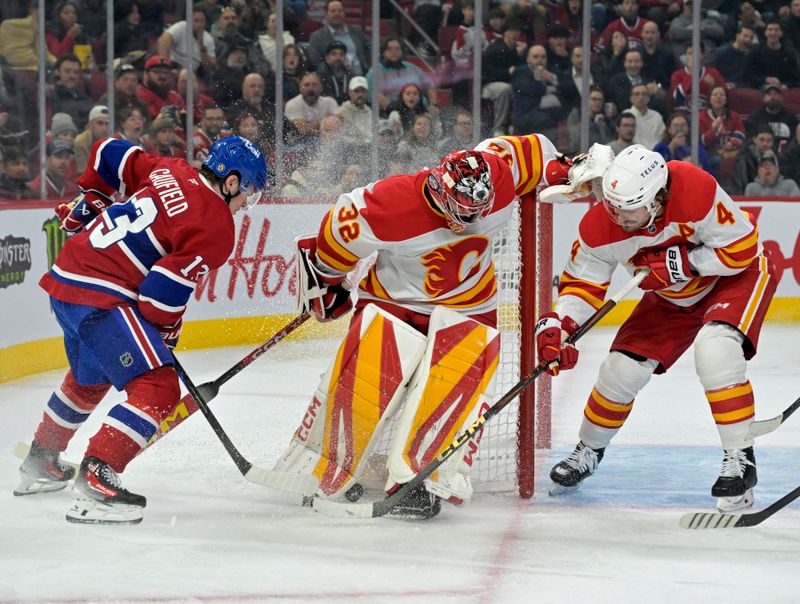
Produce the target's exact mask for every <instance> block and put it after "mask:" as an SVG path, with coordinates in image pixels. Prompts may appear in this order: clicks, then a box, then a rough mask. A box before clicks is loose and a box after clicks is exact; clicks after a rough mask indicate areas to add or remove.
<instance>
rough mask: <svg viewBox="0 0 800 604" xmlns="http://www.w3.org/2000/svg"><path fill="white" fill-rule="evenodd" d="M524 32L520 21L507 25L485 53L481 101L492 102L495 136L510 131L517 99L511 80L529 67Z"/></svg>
mask: <svg viewBox="0 0 800 604" xmlns="http://www.w3.org/2000/svg"><path fill="white" fill-rule="evenodd" d="M521 31H522V26H521V25H520V24H519V22H518V21H513V20H509V21H507V22H506V23H505V24H504V25H503V37H502V39H499V40H494V41H493V42H492V43H491V44H489V46H488V47H487V48H486V51H485V52H484V53H483V70H482V72H481V73H482V74H483V87H482V89H481V98H482V99H488V100H490V101H492V105H493V109H494V122H493V124H492V136H502V135H503V134H505V133H506V129H507V127H508V118H509V114H510V112H511V100H512V99H513V97H514V93H513V90H512V88H511V78H512V75H513V74H514V70H515V69H516V68H517V67H520V66H522V65H524V64H525V48H526V45H525V42H523V41H521V40H520V33H521Z"/></svg>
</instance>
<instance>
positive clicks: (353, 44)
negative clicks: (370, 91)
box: [308, 0, 370, 79]
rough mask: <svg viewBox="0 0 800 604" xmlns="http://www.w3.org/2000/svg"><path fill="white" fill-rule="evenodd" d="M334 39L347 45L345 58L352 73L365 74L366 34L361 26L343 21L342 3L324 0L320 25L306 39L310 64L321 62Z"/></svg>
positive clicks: (367, 56) (367, 60) (336, 0)
mask: <svg viewBox="0 0 800 604" xmlns="http://www.w3.org/2000/svg"><path fill="white" fill-rule="evenodd" d="M334 40H339V41H340V42H344V45H345V46H346V47H347V58H348V59H349V61H350V67H351V68H352V70H353V73H354V74H355V75H363V74H365V73H366V72H367V70H368V69H369V53H370V45H369V40H368V38H367V35H366V34H365V33H364V32H363V31H362V30H361V28H359V27H356V26H354V25H347V24H346V23H345V14H344V4H342V2H341V1H340V0H326V2H325V18H324V19H323V20H322V27H321V28H319V29H318V30H317V31H315V32H314V33H313V34H311V37H310V38H309V39H308V59H309V61H311V64H312V65H314V66H317V65H319V64H321V63H322V60H323V57H324V56H325V50H326V49H327V48H328V46H330V43H331V42H333V41H334ZM368 79H369V78H368Z"/></svg>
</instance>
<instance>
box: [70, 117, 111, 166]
mask: <svg viewBox="0 0 800 604" xmlns="http://www.w3.org/2000/svg"><path fill="white" fill-rule="evenodd" d="M108 128H109V122H108V107H106V106H105V105H95V106H94V107H92V110H91V111H90V112H89V123H88V124H87V126H86V128H85V129H84V131H83V132H81V133H80V134H79V135H78V136H77V137H75V168H76V172H77V173H78V174H83V171H84V170H85V169H86V162H88V161H89V151H91V149H92V145H93V144H95V143H96V142H97V141H99V140H100V139H101V138H107V137H108V135H109V132H108Z"/></svg>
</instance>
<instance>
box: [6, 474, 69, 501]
mask: <svg viewBox="0 0 800 604" xmlns="http://www.w3.org/2000/svg"><path fill="white" fill-rule="evenodd" d="M67 485H69V481H68V480H64V481H63V482H59V481H56V480H47V479H46V478H38V479H37V478H26V477H24V476H23V478H22V479H21V480H20V483H19V484H18V485H17V488H16V489H14V496H15V497H24V496H26V495H37V494H39V493H52V492H54V491H63V490H64V489H65V488H67Z"/></svg>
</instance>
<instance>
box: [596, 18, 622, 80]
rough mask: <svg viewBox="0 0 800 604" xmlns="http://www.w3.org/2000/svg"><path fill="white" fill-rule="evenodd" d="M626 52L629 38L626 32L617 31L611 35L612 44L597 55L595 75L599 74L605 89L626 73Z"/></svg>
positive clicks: (598, 76) (598, 78) (598, 77)
mask: <svg viewBox="0 0 800 604" xmlns="http://www.w3.org/2000/svg"><path fill="white" fill-rule="evenodd" d="M626 52H628V36H627V35H626V34H625V32H624V31H621V30H617V31H615V32H614V33H613V34H611V43H610V44H609V45H608V46H606V47H605V48H603V49H602V50H601V51H600V52H599V53H597V61H596V62H595V64H594V73H595V74H597V80H598V83H599V84H600V85H601V86H603V87H604V88H605V87H606V86H607V85H608V82H609V80H611V78H612V77H614V76H615V75H617V74H618V73H622V72H623V71H625V66H624V62H625V53H626Z"/></svg>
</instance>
